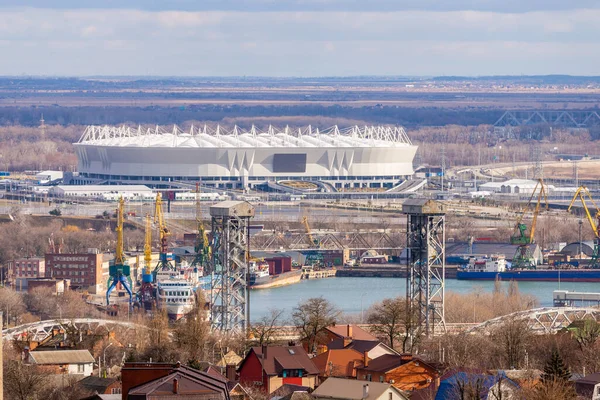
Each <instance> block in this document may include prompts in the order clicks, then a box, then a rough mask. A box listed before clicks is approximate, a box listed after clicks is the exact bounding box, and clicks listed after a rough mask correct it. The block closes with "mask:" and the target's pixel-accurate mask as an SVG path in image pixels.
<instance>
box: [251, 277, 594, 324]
mask: <svg viewBox="0 0 600 400" xmlns="http://www.w3.org/2000/svg"><path fill="white" fill-rule="evenodd" d="M502 285H503V288H504V289H506V288H507V287H508V282H502ZM599 288H600V283H592V282H577V283H574V282H561V283H560V289H561V290H570V291H580V292H597V291H600V290H599ZM493 289H494V282H493V281H463V280H461V281H459V280H456V279H447V280H446V292H456V293H469V292H471V291H474V290H481V291H484V292H491V291H493ZM557 289H559V285H558V282H519V290H520V291H521V293H524V294H530V295H534V296H535V297H537V298H538V300H539V302H540V305H541V306H543V307H546V306H552V292H553V291H554V290H557ZM405 295H406V279H404V278H326V279H314V280H304V281H301V282H300V283H297V284H294V285H290V286H284V287H279V288H273V289H261V290H251V291H250V319H251V321H257V320H258V319H260V318H261V317H262V316H264V315H267V314H268V313H269V310H270V309H283V310H284V312H285V317H286V318H289V317H290V315H291V312H292V309H293V308H294V307H295V306H296V305H298V303H300V302H301V301H303V300H306V299H309V298H311V297H319V296H323V297H324V298H326V299H327V300H329V301H331V302H332V303H333V304H335V305H336V306H337V307H338V308H339V309H340V310H342V312H344V313H349V314H359V313H361V310H362V311H366V310H367V309H368V308H369V307H370V306H371V305H372V304H373V303H376V302H378V301H381V300H383V299H385V298H390V297H396V296H405Z"/></svg>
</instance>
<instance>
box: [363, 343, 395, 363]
mask: <svg viewBox="0 0 600 400" xmlns="http://www.w3.org/2000/svg"><path fill="white" fill-rule="evenodd" d="M384 354H396V353H394V352H393V351H392V350H390V349H388V348H387V347H385V346H383V345H382V344H379V345H377V346H375V347H374V348H372V349H371V350H370V351H369V352H368V353H367V355H368V356H369V358H370V359H371V360H374V359H376V358H377V357H379V356H382V355H384Z"/></svg>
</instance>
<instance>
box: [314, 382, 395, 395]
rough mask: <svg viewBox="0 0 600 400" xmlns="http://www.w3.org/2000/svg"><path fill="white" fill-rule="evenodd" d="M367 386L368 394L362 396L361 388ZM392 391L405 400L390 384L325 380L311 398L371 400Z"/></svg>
mask: <svg viewBox="0 0 600 400" xmlns="http://www.w3.org/2000/svg"><path fill="white" fill-rule="evenodd" d="M365 385H366V386H368V387H369V390H368V394H367V397H366V398H365V397H364V396H363V390H364V389H363V387H364V386H365ZM388 390H392V391H394V392H396V394H397V395H398V396H399V397H400V398H401V399H406V398H407V397H405V396H404V395H403V394H402V392H400V390H398V389H396V388H395V387H394V386H392V384H391V383H380V382H369V381H360V380H356V379H342V378H327V379H326V380H325V382H323V383H322V384H321V385H319V387H318V388H316V389H315V391H314V392H313V393H312V395H313V397H316V398H318V399H320V398H332V399H349V400H371V399H378V398H380V396H381V395H383V394H384V393H385V392H386V391H388Z"/></svg>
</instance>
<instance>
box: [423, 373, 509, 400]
mask: <svg viewBox="0 0 600 400" xmlns="http://www.w3.org/2000/svg"><path fill="white" fill-rule="evenodd" d="M446 376H447V378H446V379H443V380H442V381H441V383H440V387H439V389H438V391H437V394H436V396H435V400H447V399H453V398H456V397H457V396H458V395H459V393H460V392H461V391H466V392H467V393H472V394H474V395H476V396H479V397H480V398H483V399H492V398H498V397H502V398H503V399H507V400H511V399H517V396H518V394H517V393H516V392H517V390H518V389H519V386H518V385H517V384H516V383H515V382H514V381H512V380H510V379H508V378H507V377H506V375H504V374H502V373H499V374H496V375H489V374H477V373H470V372H463V371H460V372H452V373H450V374H447V375H446ZM500 393H501V396H500Z"/></svg>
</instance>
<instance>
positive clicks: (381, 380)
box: [379, 375, 391, 394]
mask: <svg viewBox="0 0 600 400" xmlns="http://www.w3.org/2000/svg"><path fill="white" fill-rule="evenodd" d="M379 382H381V383H383V375H380V376H379ZM390 394H391V393H390Z"/></svg>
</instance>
